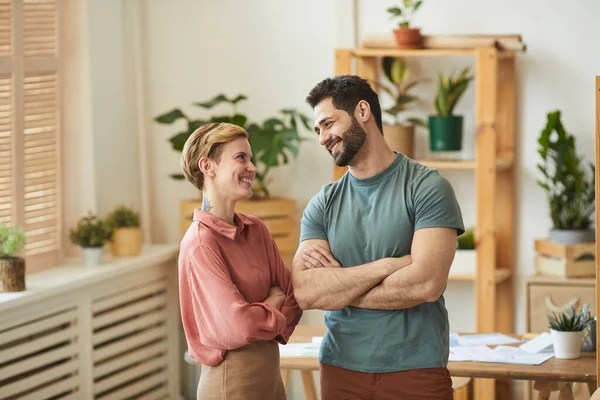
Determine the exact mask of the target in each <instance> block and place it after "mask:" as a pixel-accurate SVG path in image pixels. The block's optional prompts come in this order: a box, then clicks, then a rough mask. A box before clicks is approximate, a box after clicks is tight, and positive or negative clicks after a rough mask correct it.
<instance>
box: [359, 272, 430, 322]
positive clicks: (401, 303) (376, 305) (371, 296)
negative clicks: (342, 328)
mask: <svg viewBox="0 0 600 400" xmlns="http://www.w3.org/2000/svg"><path fill="white" fill-rule="evenodd" d="M432 286H433V285H432V283H431V279H430V277H428V276H427V275H426V273H425V269H424V268H420V267H419V266H418V265H416V264H411V262H410V260H407V263H406V265H405V267H404V268H401V269H399V270H398V271H396V272H394V273H393V274H391V275H389V276H388V277H387V278H385V279H384V280H383V281H382V282H381V283H380V284H379V285H377V286H374V287H373V288H372V289H370V290H369V291H367V292H365V293H364V294H363V295H362V296H360V297H358V298H357V299H356V300H354V301H353V302H352V303H351V304H350V305H351V306H354V307H358V308H366V309H372V310H400V309H404V308H411V307H416V306H418V305H419V304H422V303H424V302H426V301H432V300H434V299H433V297H435V294H434V295H433V297H432Z"/></svg>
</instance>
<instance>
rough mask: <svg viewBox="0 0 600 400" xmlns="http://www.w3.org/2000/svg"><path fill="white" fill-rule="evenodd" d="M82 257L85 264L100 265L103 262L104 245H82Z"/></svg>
mask: <svg viewBox="0 0 600 400" xmlns="http://www.w3.org/2000/svg"><path fill="white" fill-rule="evenodd" d="M81 257H82V258H83V265H85V266H88V267H90V266H94V265H100V264H101V263H102V247H82V248H81Z"/></svg>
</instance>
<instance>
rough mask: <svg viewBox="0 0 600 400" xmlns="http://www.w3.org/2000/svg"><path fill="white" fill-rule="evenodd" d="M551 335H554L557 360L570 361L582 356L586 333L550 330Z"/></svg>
mask: <svg viewBox="0 0 600 400" xmlns="http://www.w3.org/2000/svg"><path fill="white" fill-rule="evenodd" d="M550 333H551V334H552V344H553V346H554V357H555V358H559V359H563V360H569V359H573V358H579V357H580V356H581V344H582V342H583V334H584V331H579V332H562V331H555V330H554V329H550Z"/></svg>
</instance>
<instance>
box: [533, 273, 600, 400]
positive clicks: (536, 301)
mask: <svg viewBox="0 0 600 400" xmlns="http://www.w3.org/2000/svg"><path fill="white" fill-rule="evenodd" d="M525 296H526V302H527V304H526V308H527V315H526V318H527V327H526V330H527V332H533V333H539V332H547V331H548V330H549V327H548V315H549V314H552V312H555V313H557V314H558V313H559V312H562V311H564V310H566V309H568V308H569V307H570V306H573V307H575V308H576V309H578V308H580V307H581V306H582V305H583V304H585V303H587V304H589V305H590V312H591V313H592V315H595V314H596V280H595V279H561V278H553V277H547V276H531V277H529V278H528V279H527V282H526V291H525ZM529 391H530V394H527V396H526V398H527V399H537V398H538V392H537V391H535V390H533V389H532V388H531V387H530V388H529ZM573 395H574V396H575V400H587V399H589V398H590V393H589V390H588V388H587V385H584V384H579V383H576V384H573Z"/></svg>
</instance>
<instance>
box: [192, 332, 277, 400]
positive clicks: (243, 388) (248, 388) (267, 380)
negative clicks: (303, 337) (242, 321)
mask: <svg viewBox="0 0 600 400" xmlns="http://www.w3.org/2000/svg"><path fill="white" fill-rule="evenodd" d="M285 398H286V395H285V390H284V388H283V381H282V380H281V372H280V371H279V347H278V345H277V343H276V342H273V341H259V342H253V343H250V344H248V345H246V346H244V347H241V348H239V349H236V350H230V351H228V352H227V353H225V359H224V360H223V361H222V362H221V363H219V364H218V365H216V366H214V367H209V366H206V365H202V372H201V375H200V382H199V383H198V397H197V399H198V400H285Z"/></svg>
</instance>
